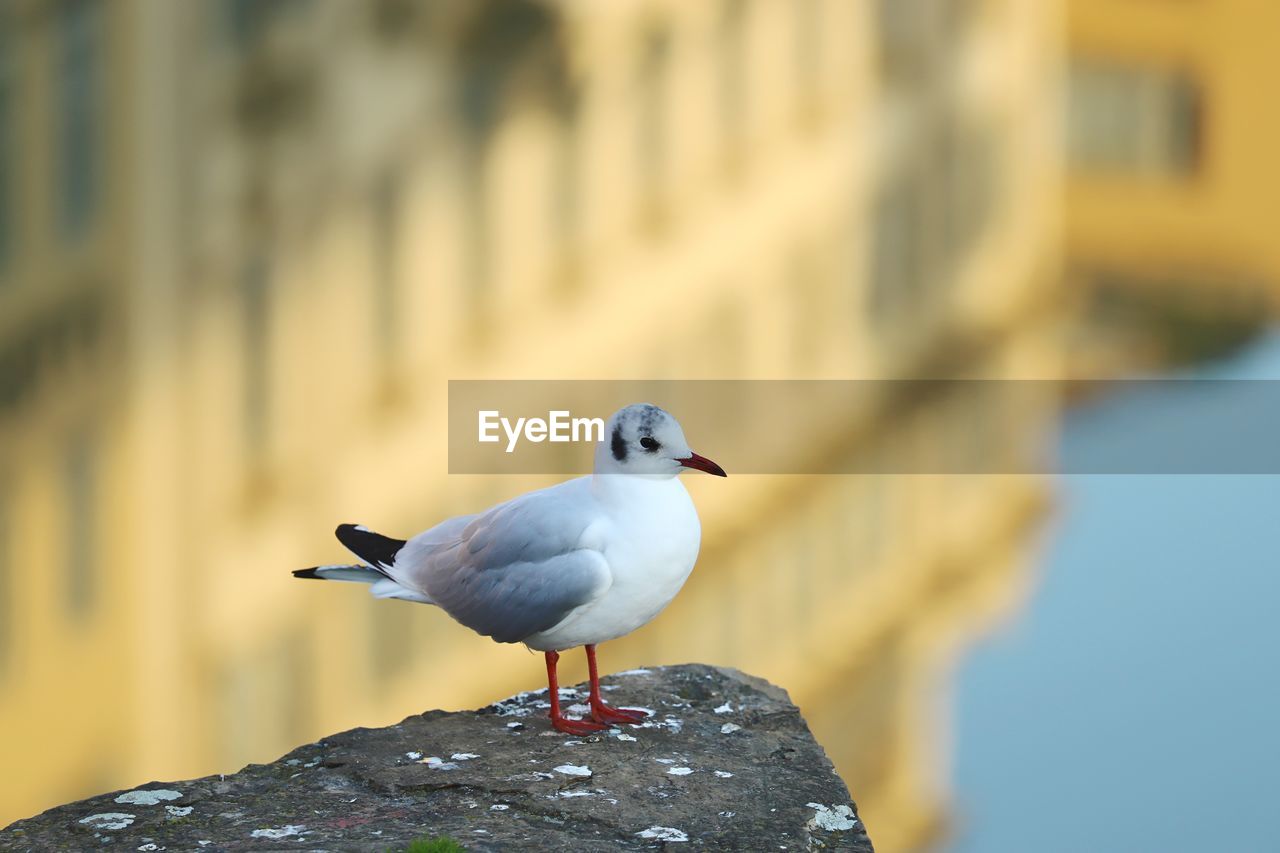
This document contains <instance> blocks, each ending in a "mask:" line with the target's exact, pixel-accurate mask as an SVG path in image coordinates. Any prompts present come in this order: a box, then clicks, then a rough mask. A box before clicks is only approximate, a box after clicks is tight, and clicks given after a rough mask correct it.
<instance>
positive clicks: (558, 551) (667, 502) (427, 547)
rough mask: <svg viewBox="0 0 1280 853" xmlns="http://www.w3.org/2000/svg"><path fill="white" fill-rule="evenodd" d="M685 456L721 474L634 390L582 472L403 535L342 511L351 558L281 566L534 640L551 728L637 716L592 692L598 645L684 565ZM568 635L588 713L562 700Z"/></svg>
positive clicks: (689, 548) (628, 627) (596, 686)
mask: <svg viewBox="0 0 1280 853" xmlns="http://www.w3.org/2000/svg"><path fill="white" fill-rule="evenodd" d="M688 469H694V470H698V471H705V472H706V473H708V474H714V475H715V476H717V477H724V476H727V475H726V474H725V472H724V469H723V468H721V467H720V466H719V465H717V464H716V463H714V462H712V461H711V460H710V459H707V458H706V457H705V456H699V455H698V454H697V453H694V452H693V451H692V450H691V449H690V448H689V443H688V442H687V441H686V440H685V437H684V431H683V430H682V429H681V428H680V424H679V423H677V421H676V419H675V418H673V417H672V416H671V415H669V414H668V413H667V412H665V411H663V410H662V409H660V408H658V407H657V406H654V405H650V404H647V403H637V404H634V405H631V406H627V407H626V408H623V409H621V410H619V411H618V412H616V413H614V415H613V416H612V417H610V418H609V420H608V422H607V423H606V424H605V430H604V434H603V436H602V439H601V441H599V442H598V443H597V445H596V449H595V464H594V467H593V470H592V473H591V475H590V476H586V477H579V478H577V479H573V480H569V481H567V482H564V483H559V484H557V485H555V486H551V487H549V488H546V489H539V490H537V491H533V492H527V493H526V494H523V495H520V496H519V497H516V498H513V499H511V500H509V501H506V502H505V503H500V504H498V505H497V506H494V507H492V508H490V509H487V510H485V511H484V512H480V513H476V514H474V515H460V516H457V517H456V518H450V519H448V520H447V521H442V522H440V523H439V524H437V525H436V526H435V527H432V528H431V529H430V530H427V531H424V532H422V533H419V534H418V535H417V536H414V537H413V538H412V539H409V540H404V539H393V538H391V537H389V536H383V535H382V534H379V533H374V532H373V531H372V530H369V529H368V528H367V527H364V526H362V525H356V524H343V525H340V526H339V527H338V529H337V531H336V535H337V537H338V541H339V542H341V543H342V544H343V545H344V546H346V548H347V549H348V550H350V551H351V552H352V553H353V554H355V555H356V556H357V557H359V558H360V560H361V561H362V562H360V563H358V564H351V565H336V566H316V567H315V568H311V569H301V570H299V571H296V572H294V573H293V574H294V576H295V577H300V578H314V579H319V580H340V581H357V582H360V583H367V584H371V592H372V594H373V596H374V597H375V598H399V599H404V600H408V601H417V602H420V603H422V604H434V605H435V606H437V607H439V608H441V609H442V610H444V611H445V612H446V613H448V614H449V615H450V616H452V617H453V618H454V619H455V620H457V621H458V622H460V623H462V624H463V625H465V626H467V627H468V628H470V629H471V630H473V631H475V632H477V633H479V634H482V635H484V636H486V637H491V638H492V639H494V640H495V641H497V642H499V643H524V644H525V646H527V647H528V648H530V649H532V650H534V651H539V652H543V653H544V655H545V657H546V664H547V686H548V696H549V697H550V699H551V725H552V726H553V727H554V728H555V729H556V730H558V731H561V732H564V733H566V734H572V735H585V734H589V733H591V732H597V731H600V730H602V729H606V728H608V727H609V726H611V725H614V724H619V723H638V722H640V721H641V720H643V719H644V718H645V714H644V713H643V712H641V711H637V710H630V709H625V708H611V707H609V706H608V705H606V704H605V703H604V701H603V700H602V699H601V698H600V676H599V673H598V672H597V670H596V646H597V645H598V644H600V643H603V642H606V641H608V640H613V639H616V638H618V637H621V636H623V635H625V634H629V633H631V632H632V631H634V630H636V629H637V628H639V627H640V626H642V625H644V624H646V623H648V622H649V621H650V620H651V619H653V618H654V617H655V616H657V615H658V613H659V612H661V611H662V609H663V608H664V607H666V606H667V605H668V604H669V603H670V602H671V600H672V599H673V598H675V596H676V593H678V592H679V591H680V588H681V587H682V586H684V582H685V580H686V579H687V578H688V577H689V573H690V572H691V571H693V564H694V562H695V561H696V560H697V558H698V545H699V543H700V542H701V538H702V527H701V525H700V523H699V522H698V513H697V510H696V509H694V505H693V501H692V499H690V497H689V493H688V492H687V491H686V490H685V487H684V484H683V483H681V482H680V480H679V478H678V476H677V475H679V474H680V473H681V472H683V471H685V470H688ZM578 646H583V647H585V649H586V653H587V668H588V671H589V673H590V679H591V702H590V709H591V719H590V720H585V719H576V718H571V717H566V716H564V714H563V713H562V712H561V709H560V692H559V686H558V684H557V678H556V666H557V663H558V662H559V660H560V653H561V652H563V651H566V650H569V649H574V648H577V647H578Z"/></svg>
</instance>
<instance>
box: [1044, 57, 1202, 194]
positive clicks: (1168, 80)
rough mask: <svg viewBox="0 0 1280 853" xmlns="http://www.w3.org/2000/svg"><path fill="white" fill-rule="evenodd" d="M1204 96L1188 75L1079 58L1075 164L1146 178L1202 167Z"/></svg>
mask: <svg viewBox="0 0 1280 853" xmlns="http://www.w3.org/2000/svg"><path fill="white" fill-rule="evenodd" d="M1200 116H1201V94H1200V89H1199V86H1198V85H1197V84H1196V82H1195V81H1194V80H1192V79H1191V78H1190V77H1189V76H1188V75H1187V74H1185V73H1183V72H1180V71H1169V70H1161V69H1155V68H1142V67H1134V66H1126V65H1122V64H1117V63H1108V62H1105V61H1095V60H1088V59H1079V60H1076V61H1075V62H1074V63H1072V67H1071V72H1070V97H1069V99H1068V116H1067V148H1068V155H1069V158H1070V162H1071V165H1072V167H1073V168H1075V169H1078V170H1080V171H1097V172H1115V173H1122V174H1130V175H1139V176H1161V175H1163V176H1181V175H1188V174H1191V173H1192V172H1194V171H1195V169H1196V166H1197V162H1198V160H1199V154H1200V134H1201V120H1200Z"/></svg>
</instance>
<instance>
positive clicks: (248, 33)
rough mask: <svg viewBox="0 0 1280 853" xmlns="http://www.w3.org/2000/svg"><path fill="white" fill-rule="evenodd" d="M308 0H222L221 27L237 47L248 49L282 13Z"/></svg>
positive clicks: (238, 48)
mask: <svg viewBox="0 0 1280 853" xmlns="http://www.w3.org/2000/svg"><path fill="white" fill-rule="evenodd" d="M304 2H305V0H222V8H221V10H220V12H219V16H220V18H221V26H222V31H223V33H224V34H225V35H226V38H227V40H228V41H229V42H230V43H231V45H232V46H234V47H235V48H236V49H237V50H249V49H251V48H253V47H254V46H255V45H256V44H257V43H258V41H259V40H260V39H261V38H262V35H263V33H265V32H266V31H267V30H268V29H269V28H270V27H271V24H272V22H273V21H274V20H275V19H276V18H277V17H279V16H280V15H281V14H282V13H286V12H289V11H290V10H292V9H294V8H296V7H299V6H302V5H303V4H304Z"/></svg>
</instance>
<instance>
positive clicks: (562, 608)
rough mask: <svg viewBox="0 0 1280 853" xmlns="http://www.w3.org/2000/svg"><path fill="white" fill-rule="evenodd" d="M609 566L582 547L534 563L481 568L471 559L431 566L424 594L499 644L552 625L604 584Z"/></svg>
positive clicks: (587, 601)
mask: <svg viewBox="0 0 1280 853" xmlns="http://www.w3.org/2000/svg"><path fill="white" fill-rule="evenodd" d="M609 582H610V575H609V567H608V564H607V563H605V560H604V557H603V556H602V555H601V554H600V552H598V551H593V550H589V549H586V548H582V549H579V550H576V551H570V552H568V553H565V554H559V555H557V556H554V557H551V558H549V559H545V560H541V561H539V562H524V561H520V562H515V563H510V564H508V565H505V566H501V567H490V568H484V567H480V566H477V565H476V564H475V563H474V562H471V561H454V562H453V563H452V564H451V565H437V567H436V570H435V571H433V572H432V573H431V575H430V577H429V578H428V582H427V594H428V595H429V596H430V597H431V600H432V601H434V602H435V603H436V604H438V605H440V606H441V607H443V608H444V609H445V611H446V612H448V614H449V615H450V616H452V617H453V618H454V619H456V620H457V621H459V622H461V623H462V624H463V625H466V626H467V627H468V628H470V629H472V630H473V631H476V632H477V633H480V634H484V635H485V636H487V637H492V638H493V639H495V640H497V641H498V642H499V643H518V642H520V641H521V640H523V639H525V638H526V637H529V636H531V635H533V634H537V633H539V632H540V631H546V630H548V629H550V628H554V627H555V626H556V625H558V624H559V623H560V622H562V621H563V620H564V618H565V617H566V616H568V615H569V614H570V613H572V612H573V611H574V610H575V609H577V608H578V607H581V606H582V605H584V604H587V603H589V602H590V601H592V600H594V599H595V598H596V597H597V596H599V595H600V594H601V593H602V592H603V591H604V590H605V589H607V588H608V586H609Z"/></svg>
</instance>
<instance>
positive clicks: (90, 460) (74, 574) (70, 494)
mask: <svg viewBox="0 0 1280 853" xmlns="http://www.w3.org/2000/svg"><path fill="white" fill-rule="evenodd" d="M97 454H98V449H97V445H96V442H95V441H94V439H93V438H92V437H91V436H89V435H88V434H87V433H85V432H80V433H77V434H76V435H75V436H73V437H72V438H71V440H70V441H69V443H68V445H67V449H66V459H65V463H64V466H65V467H64V488H65V499H66V503H65V511H66V519H67V537H66V560H67V565H66V582H67V605H68V609H69V610H70V612H71V615H72V616H73V617H82V616H86V615H88V614H89V612H90V610H91V609H92V607H93V605H94V603H95V601H96V599H97V593H98V590H97V585H98V584H97V574H98V573H97V554H98V546H99V542H98V458H97Z"/></svg>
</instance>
